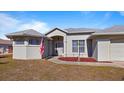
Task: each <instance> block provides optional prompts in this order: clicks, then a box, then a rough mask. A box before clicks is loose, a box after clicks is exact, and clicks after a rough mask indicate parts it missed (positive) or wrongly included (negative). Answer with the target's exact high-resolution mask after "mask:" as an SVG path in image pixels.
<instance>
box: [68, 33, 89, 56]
mask: <svg viewBox="0 0 124 93" xmlns="http://www.w3.org/2000/svg"><path fill="white" fill-rule="evenodd" d="M89 36H90V35H89V34H82V35H68V36H67V56H71V57H73V56H79V53H73V52H72V40H85V52H84V53H80V56H81V57H88V49H87V41H86V40H87V39H88V38H89Z"/></svg>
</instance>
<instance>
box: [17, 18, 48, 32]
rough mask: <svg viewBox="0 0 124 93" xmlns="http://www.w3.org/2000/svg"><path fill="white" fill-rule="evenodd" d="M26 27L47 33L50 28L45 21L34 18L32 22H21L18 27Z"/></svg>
mask: <svg viewBox="0 0 124 93" xmlns="http://www.w3.org/2000/svg"><path fill="white" fill-rule="evenodd" d="M25 29H34V30H37V31H39V32H41V33H45V32H46V31H48V30H49V27H48V25H47V24H46V23H45V22H41V21H36V20H33V21H31V22H28V23H24V24H21V25H20V26H19V28H18V30H25Z"/></svg>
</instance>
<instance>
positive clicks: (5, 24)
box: [0, 13, 49, 38]
mask: <svg viewBox="0 0 124 93" xmlns="http://www.w3.org/2000/svg"><path fill="white" fill-rule="evenodd" d="M32 20H33V21H32ZM25 29H34V30H37V31H39V32H41V33H45V32H46V31H48V30H49V27H48V25H47V23H45V22H42V21H39V20H34V19H31V21H28V22H25V20H19V19H16V18H14V17H12V16H10V15H8V14H4V13H0V38H6V37H5V34H7V33H11V32H14V31H19V30H25Z"/></svg>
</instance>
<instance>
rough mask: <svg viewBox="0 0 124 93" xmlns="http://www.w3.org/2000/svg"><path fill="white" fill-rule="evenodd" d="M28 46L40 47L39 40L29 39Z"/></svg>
mask: <svg viewBox="0 0 124 93" xmlns="http://www.w3.org/2000/svg"><path fill="white" fill-rule="evenodd" d="M29 45H40V40H37V39H31V40H29Z"/></svg>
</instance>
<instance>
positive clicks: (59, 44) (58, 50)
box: [54, 41, 63, 56]
mask: <svg viewBox="0 0 124 93" xmlns="http://www.w3.org/2000/svg"><path fill="white" fill-rule="evenodd" d="M62 54H63V41H56V42H54V55H56V56H60V55H62Z"/></svg>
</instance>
